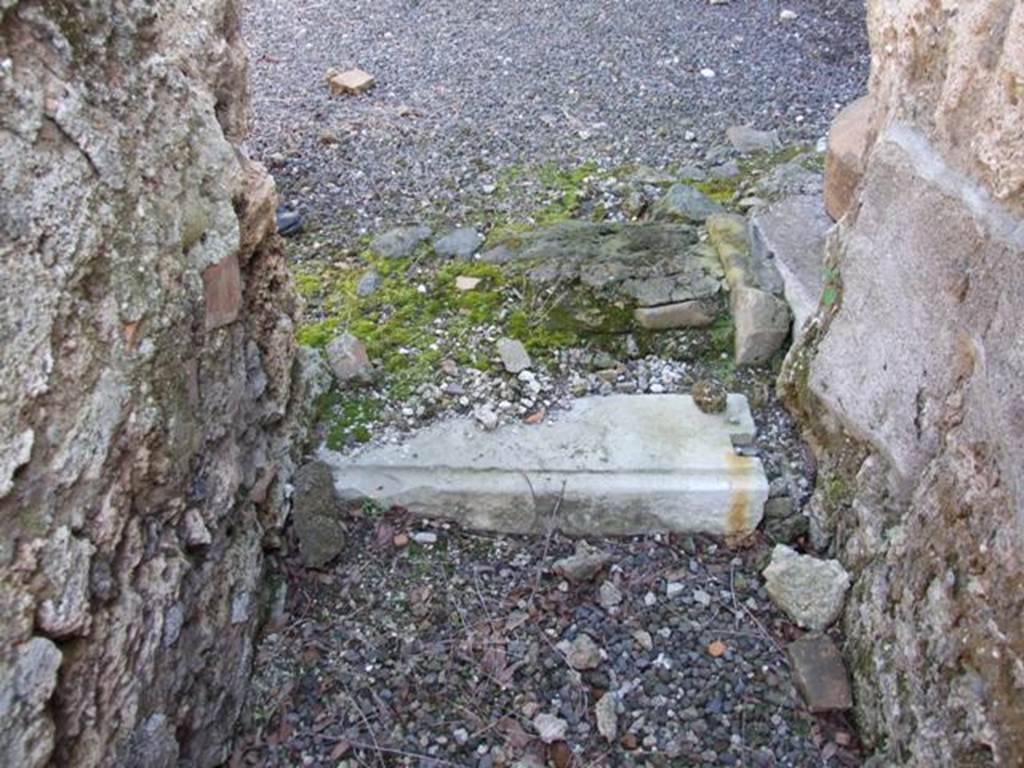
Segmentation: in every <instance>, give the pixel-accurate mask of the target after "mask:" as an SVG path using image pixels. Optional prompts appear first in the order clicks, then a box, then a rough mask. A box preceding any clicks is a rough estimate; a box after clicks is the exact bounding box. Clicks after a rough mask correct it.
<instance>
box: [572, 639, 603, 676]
mask: <svg viewBox="0 0 1024 768" xmlns="http://www.w3.org/2000/svg"><path fill="white" fill-rule="evenodd" d="M565 660H566V661H567V662H568V663H569V666H570V667H572V668H573V669H575V670H578V671H583V670H587V669H597V667H599V666H600V664H601V649H600V648H599V647H598V645H597V643H595V642H594V640H593V638H591V637H590V635H588V634H586V633H585V632H581V633H580V634H578V635H577V636H576V639H575V640H573V641H572V642H571V643H569V647H568V649H567V650H566V651H565Z"/></svg>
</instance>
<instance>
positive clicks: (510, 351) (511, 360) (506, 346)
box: [497, 338, 532, 373]
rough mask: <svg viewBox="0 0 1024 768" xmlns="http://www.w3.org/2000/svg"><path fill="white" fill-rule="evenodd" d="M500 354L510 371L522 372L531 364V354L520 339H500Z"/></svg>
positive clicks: (502, 362) (506, 368)
mask: <svg viewBox="0 0 1024 768" xmlns="http://www.w3.org/2000/svg"><path fill="white" fill-rule="evenodd" d="M497 346H498V356H499V357H500V358H501V364H502V365H503V366H505V370H506V371H508V372H509V373H520V372H521V371H525V370H526V369H527V368H529V367H530V366H531V364H532V363H531V361H530V355H529V354H528V353H527V351H526V347H524V346H523V342H521V341H519V340H518V339H509V338H501V339H498V345H497Z"/></svg>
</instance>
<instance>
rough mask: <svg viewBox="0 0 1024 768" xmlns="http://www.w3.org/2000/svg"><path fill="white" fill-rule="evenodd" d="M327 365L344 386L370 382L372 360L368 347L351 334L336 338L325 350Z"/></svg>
mask: <svg viewBox="0 0 1024 768" xmlns="http://www.w3.org/2000/svg"><path fill="white" fill-rule="evenodd" d="M325 352H326V353H327V363H328V365H330V367H331V371H332V372H333V373H334V376H335V377H336V378H337V380H338V381H339V382H341V383H342V384H347V383H350V382H356V383H365V382H367V381H369V380H370V372H371V365H370V358H369V356H368V355H367V354H366V347H365V346H364V345H363V342H361V341H360V340H359V339H357V338H356V337H355V336H353V335H351V334H349V333H343V334H341V335H340V336H336V337H335V338H334V339H333V340H332V341H331V343H330V344H328V345H327V349H326V350H325Z"/></svg>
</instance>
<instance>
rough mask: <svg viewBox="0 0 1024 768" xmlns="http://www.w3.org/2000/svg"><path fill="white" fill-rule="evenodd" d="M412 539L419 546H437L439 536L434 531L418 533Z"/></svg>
mask: <svg viewBox="0 0 1024 768" xmlns="http://www.w3.org/2000/svg"><path fill="white" fill-rule="evenodd" d="M410 538H411V539H412V540H413V541H415V542H416V543H417V544H426V545H431V544H437V534H436V533H434V532H433V531H416V532H415V533H413V534H412V536H411V537H410Z"/></svg>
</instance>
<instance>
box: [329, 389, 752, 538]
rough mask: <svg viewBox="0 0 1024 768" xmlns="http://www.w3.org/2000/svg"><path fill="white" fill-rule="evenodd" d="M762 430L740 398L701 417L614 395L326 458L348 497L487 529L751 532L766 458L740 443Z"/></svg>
mask: <svg viewBox="0 0 1024 768" xmlns="http://www.w3.org/2000/svg"><path fill="white" fill-rule="evenodd" d="M753 434H754V423H753V420H752V418H751V416H750V409H749V407H748V405H747V400H746V398H745V397H743V396H742V395H730V396H729V399H728V407H727V409H726V411H725V413H723V414H706V413H702V412H701V411H700V410H699V409H698V408H697V407H696V405H695V404H694V402H693V399H692V398H691V397H690V396H689V395H641V396H633V395H616V396H612V397H592V398H584V399H581V400H578V401H576V403H575V405H574V407H573V409H572V410H571V411H568V412H565V413H562V414H559V416H558V418H557V419H555V420H551V421H549V422H547V423H543V424H539V425H526V424H522V425H520V424H517V425H510V426H506V427H501V428H499V429H497V430H495V431H493V432H484V431H482V430H481V429H480V428H479V427H478V426H477V425H476V424H475V423H474V421H473V420H472V419H469V418H467V419H458V420H453V421H447V422H444V423H440V424H436V425H434V426H433V427H430V428H428V429H426V430H424V431H422V432H420V433H418V434H417V435H416V436H415V437H413V438H412V439H411V440H409V441H408V442H406V443H404V444H402V445H392V446H385V447H381V448H373V449H368V450H367V451H365V452H364V453H361V454H359V455H357V456H354V457H346V456H342V455H340V454H337V453H333V452H331V451H328V450H326V449H324V450H322V452H321V458H322V459H323V460H324V461H326V462H327V463H328V464H329V465H331V466H332V468H333V470H334V477H335V486H336V488H337V489H338V492H339V494H340V496H341V497H342V498H343V499H347V500H353V499H360V498H367V497H368V498H373V499H375V500H377V501H378V502H380V503H381V504H384V505H399V506H403V507H406V508H408V509H409V510H410V511H411V512H413V513H415V514H419V515H424V516H430V517H445V518H453V519H457V520H459V521H460V522H461V523H463V524H464V525H467V526H470V527H474V528H479V529H484V530H492V531H504V532H509V533H546V532H547V531H548V530H549V527H550V526H552V525H554V527H556V528H558V529H559V530H561V531H563V532H565V533H567V534H570V535H590V534H603V535H630V534H637V533H647V532H654V531H680V532H700V533H712V534H720V535H742V534H744V533H747V532H749V531H752V530H753V529H754V528H755V527H757V524H758V522H760V520H761V515H762V511H763V507H764V503H765V500H766V499H767V497H768V483H767V480H766V478H765V475H764V470H763V468H762V466H761V462H760V460H759V459H757V458H751V457H745V456H739V455H737V454H736V451H735V449H734V448H733V443H734V442H737V443H743V442H749V441H750V440H751V439H752V436H753ZM556 507H557V510H558V512H557V515H555V514H554V510H555V509H556Z"/></svg>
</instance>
